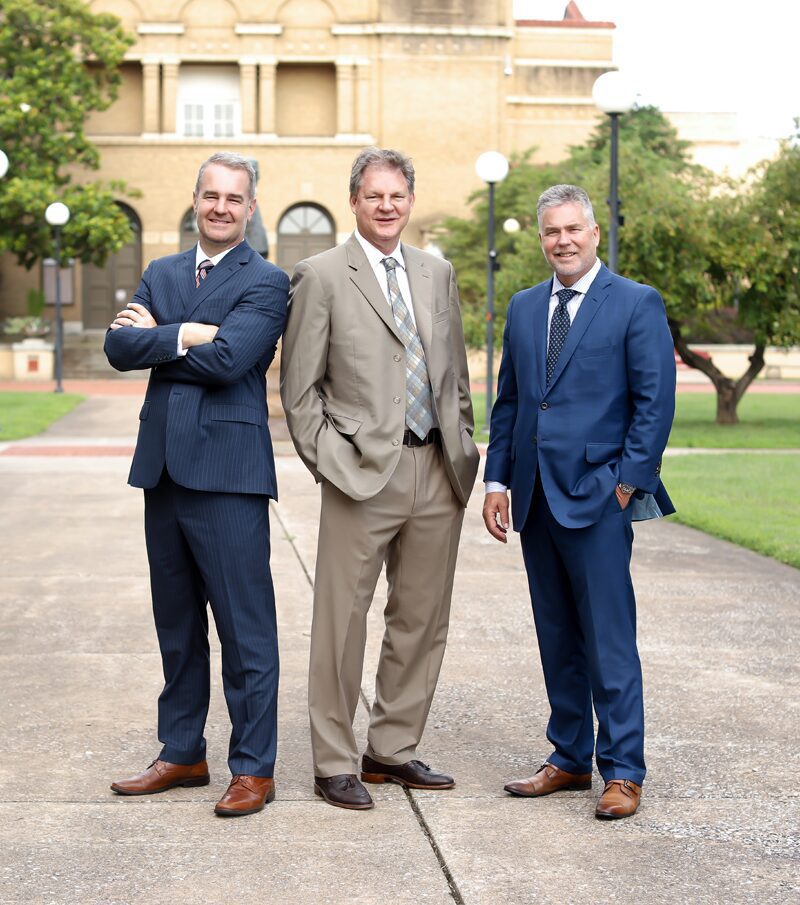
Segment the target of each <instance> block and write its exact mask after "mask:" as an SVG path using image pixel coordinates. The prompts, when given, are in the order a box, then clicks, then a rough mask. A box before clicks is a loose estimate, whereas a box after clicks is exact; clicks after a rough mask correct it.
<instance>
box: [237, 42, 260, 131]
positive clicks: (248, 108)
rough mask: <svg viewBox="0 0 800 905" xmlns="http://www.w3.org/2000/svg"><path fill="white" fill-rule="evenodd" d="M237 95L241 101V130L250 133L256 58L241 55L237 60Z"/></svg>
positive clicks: (253, 127) (254, 128) (253, 125)
mask: <svg viewBox="0 0 800 905" xmlns="http://www.w3.org/2000/svg"><path fill="white" fill-rule="evenodd" d="M239 96H240V98H241V103H242V132H243V133H245V134H246V135H252V134H254V133H255V132H256V131H257V125H256V116H257V113H258V111H257V109H256V60H255V58H254V57H242V58H241V59H240V60H239Z"/></svg>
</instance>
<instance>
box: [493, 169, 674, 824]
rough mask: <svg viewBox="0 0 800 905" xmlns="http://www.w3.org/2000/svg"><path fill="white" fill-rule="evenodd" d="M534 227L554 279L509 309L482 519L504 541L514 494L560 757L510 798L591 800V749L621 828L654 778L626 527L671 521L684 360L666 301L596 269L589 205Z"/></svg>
mask: <svg viewBox="0 0 800 905" xmlns="http://www.w3.org/2000/svg"><path fill="white" fill-rule="evenodd" d="M537 214H538V220H539V239H540V241H541V244H542V250H543V252H544V256H545V258H546V259H547V261H548V263H549V264H550V266H551V267H552V268H553V271H554V275H553V278H552V279H551V280H547V281H546V282H544V283H540V284H539V285H538V286H534V287H533V288H532V289H526V290H524V291H522V292H518V293H517V294H516V295H515V296H514V297H513V298H512V299H511V302H510V304H509V307H508V314H507V318H506V327H505V334H504V339H503V358H502V363H501V366H500V374H499V380H498V391H497V402H496V404H495V407H494V409H493V411H492V420H491V442H490V443H489V449H488V453H487V458H486V470H485V474H484V479H485V481H486V498H485V503H484V508H483V518H484V521H485V523H486V527H487V529H488V531H489V533H490V534H491V535H492V536H493V537H495V538H496V539H497V540H499V541H502V542H503V543H505V541H506V532H507V530H508V511H509V504H508V493H507V490H508V489H510V490H511V503H512V515H513V527H514V529H515V530H516V531H520V532H521V541H522V554H523V559H524V561H525V568H526V571H527V573H528V583H529V587H530V592H531V599H532V603H533V615H534V621H535V624H536V633H537V636H538V642H539V652H540V655H541V659H542V668H543V671H544V679H545V685H546V687H547V695H548V699H549V702H550V709H551V713H550V720H549V723H548V727H547V737H548V739H549V741H550V742H551V744H552V745H553V749H554V750H553V753H552V754H551V755H550V756H549V758H548V759H547V761H546V762H545V763H544V764H543V765H542V766H541V767H540V769H539V770H538V772H537V773H536V774H535V775H534V776H532V777H530V778H529V779H523V780H517V781H514V782H510V783H509V784H508V785H507V786H506V787H505V788H506V791H508V792H510V793H511V794H513V795H521V796H525V797H537V796H540V795H548V794H550V793H551V792H556V791H559V790H563V789H589V788H591V781H592V753H593V751H594V754H595V757H596V760H597V768H598V770H599V772H600V775H601V776H602V777H603V780H604V781H605V789H604V791H603V794H602V796H601V797H600V800H599V801H598V803H597V808H596V810H595V814H596V816H597V817H599V818H604V819H615V818H620V817H628V816H630V815H631V814H634V813H635V812H636V809H637V807H638V806H639V800H640V797H641V791H642V782H643V780H644V776H645V762H644V707H643V700H642V672H641V665H640V663H639V654H638V651H637V648H636V601H635V599H634V594H633V585H632V583H631V576H630V557H631V545H632V542H633V530H632V528H631V521H632V520H634V519H638V518H652V517H656V516H659V515H668V514H669V513H671V512H674V511H675V510H674V508H673V506H672V504H671V502H670V500H669V497H668V496H667V493H666V491H665V489H664V487H663V486H662V484H661V480H660V477H659V475H660V472H661V456H662V453H663V451H664V447H665V446H666V444H667V438H668V436H669V431H670V427H671V425H672V417H673V414H674V409H675V359H674V355H673V347H672V340H671V337H670V332H669V327H668V326H667V318H666V313H665V311H664V304H663V302H662V300H661V297H660V296H659V294H658V293H657V292H656V291H655V289H652V288H651V287H649V286H644V285H642V284H640V283H634V282H631V281H630V280H626V279H623V278H622V277H619V276H616V275H615V274H613V273H611V272H610V271H608V270H607V269H606V267H604V266H603V264H601V262H600V261H599V260H598V258H597V245H598V242H599V239H600V231H599V229H598V226H597V224H596V223H595V220H594V213H593V210H592V205H591V202H590V201H589V198H588V196H587V194H586V192H585V191H584V190H583V189H580V188H578V187H577V186H573V185H556V186H553V187H552V188H549V189H548V190H547V191H545V192H544V193H543V194H542V195H541V197H540V198H539V202H538V205H537ZM593 704H594V711H595V713H596V714H597V721H598V731H597V743H596V747H595V738H594V726H593V719H592V705H593Z"/></svg>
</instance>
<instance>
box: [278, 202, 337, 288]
mask: <svg viewBox="0 0 800 905" xmlns="http://www.w3.org/2000/svg"><path fill="white" fill-rule="evenodd" d="M335 244H336V228H335V226H334V223H333V218H332V217H331V215H330V214H329V213H328V212H327V211H326V210H325V208H324V207H320V206H319V205H318V204H295V205H293V206H292V207H290V208H289V209H288V210H286V211H285V212H284V214H283V216H282V217H281V218H280V220H279V221H278V258H277V264H278V267H282V268H283V269H284V270H286V271H287V272H289V273H291V271H292V269H293V268H294V265H295V264H297V262H298V261H302V260H303V259H304V258H308V257H310V256H311V255H315V254H318V253H319V252H321V251H325V250H326V249H328V248H333V246H334V245H335Z"/></svg>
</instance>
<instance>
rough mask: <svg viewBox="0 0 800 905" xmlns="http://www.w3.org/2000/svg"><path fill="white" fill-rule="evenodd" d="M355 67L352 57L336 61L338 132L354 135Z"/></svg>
mask: <svg viewBox="0 0 800 905" xmlns="http://www.w3.org/2000/svg"><path fill="white" fill-rule="evenodd" d="M354 78H355V67H354V65H353V60H352V58H351V57H343V58H340V59H338V60H337V61H336V113H337V119H336V132H337V134H339V135H352V134H353V132H354V131H355V103H354V101H355V97H354V91H353V84H354Z"/></svg>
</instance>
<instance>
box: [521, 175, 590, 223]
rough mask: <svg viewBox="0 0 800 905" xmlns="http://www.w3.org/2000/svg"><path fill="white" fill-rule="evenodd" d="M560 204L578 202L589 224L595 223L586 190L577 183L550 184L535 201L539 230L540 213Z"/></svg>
mask: <svg viewBox="0 0 800 905" xmlns="http://www.w3.org/2000/svg"><path fill="white" fill-rule="evenodd" d="M562 204H578V205H580V206H581V207H582V208H583V212H584V214H586V219H587V220H588V221H589V224H590V225H591V226H594V225H595V219H594V210H593V209H592V202H591V201H590V200H589V196H588V195H587V194H586V190H585V189H582V188H581V187H580V186H577V185H568V184H561V185H551V186H550V188H549V189H545V190H544V191H543V192H542V194H541V195H539V200H538V201H537V202H536V218H537V220H538V221H539V230H540V231H541V228H542V215H543V214H544V211H545V208H548V207H560V206H561V205H562Z"/></svg>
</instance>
